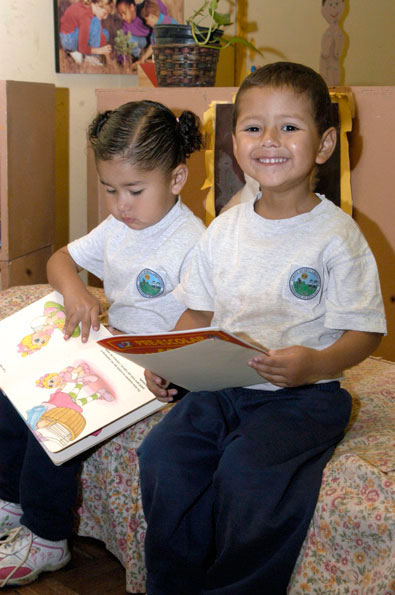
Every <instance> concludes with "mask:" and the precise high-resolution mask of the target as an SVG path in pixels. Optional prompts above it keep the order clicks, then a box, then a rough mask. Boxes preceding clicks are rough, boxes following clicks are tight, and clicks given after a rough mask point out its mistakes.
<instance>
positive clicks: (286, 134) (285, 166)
mask: <svg viewBox="0 0 395 595" xmlns="http://www.w3.org/2000/svg"><path fill="white" fill-rule="evenodd" d="M330 130H334V129H330ZM327 132H328V131H326V132H325V133H324V134H323V135H322V137H321V136H320V135H319V133H318V129H317V125H316V123H315V120H314V115H313V108H312V105H311V101H310V99H309V97H308V96H307V95H306V94H305V93H299V94H297V93H295V92H294V91H293V89H292V88H288V87H282V88H274V87H254V88H252V89H248V90H247V91H245V92H244V93H243V95H242V96H241V97H240V103H239V112H238V118H237V123H236V129H235V133H234V135H233V149H234V154H235V157H236V159H237V161H238V163H239V165H240V167H241V169H242V170H243V171H244V172H245V173H247V174H248V175H249V176H251V177H252V178H254V179H255V180H257V181H258V182H259V184H260V186H261V189H262V190H265V189H266V190H272V191H275V192H283V191H286V190H289V189H293V190H295V189H296V188H300V189H306V191H308V190H309V188H310V176H311V173H312V171H313V169H314V166H315V164H318V163H324V161H326V160H327V159H328V158H329V156H330V153H331V151H330V153H329V155H326V152H325V151H324V150H323V149H324V146H326V143H325V137H326V134H327Z"/></svg>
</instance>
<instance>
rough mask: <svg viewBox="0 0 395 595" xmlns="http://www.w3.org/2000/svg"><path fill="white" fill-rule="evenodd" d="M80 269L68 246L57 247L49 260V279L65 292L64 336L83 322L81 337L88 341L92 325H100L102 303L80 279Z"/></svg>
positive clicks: (62, 292) (61, 291)
mask: <svg viewBox="0 0 395 595" xmlns="http://www.w3.org/2000/svg"><path fill="white" fill-rule="evenodd" d="M79 270H80V269H79V268H78V266H77V264H76V263H75V262H74V260H73V259H72V258H71V256H70V253H69V251H68V249H67V246H64V247H63V248H60V249H59V250H57V252H55V253H54V254H53V255H52V256H51V257H50V259H49V260H48V263H47V277H48V282H49V283H50V284H51V285H52V287H53V288H54V289H56V290H57V291H59V293H61V294H62V295H63V299H64V306H65V310H66V322H65V325H64V329H63V333H64V338H65V339H69V338H70V337H71V335H72V333H73V331H74V329H75V328H76V326H77V325H78V324H79V323H80V322H81V339H82V342H83V343H85V342H86V341H87V340H88V337H89V330H90V327H91V326H92V328H93V329H94V330H98V329H99V326H100V322H99V314H100V312H101V306H100V303H99V301H98V300H97V299H96V298H95V297H94V296H93V295H92V294H91V293H90V292H89V291H88V289H87V288H86V287H85V285H84V283H83V281H82V280H81V279H80V277H79V275H78V272H79Z"/></svg>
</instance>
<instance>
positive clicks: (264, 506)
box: [202, 382, 351, 595]
mask: <svg viewBox="0 0 395 595" xmlns="http://www.w3.org/2000/svg"><path fill="white" fill-rule="evenodd" d="M248 392H251V391H248ZM253 398H254V397H253V396H252V399H253ZM239 404H240V406H241V407H242V410H241V411H240V416H241V417H242V418H243V421H242V423H241V424H240V427H239V428H238V429H237V430H236V431H235V432H233V433H232V434H231V435H230V436H229V440H228V443H227V446H226V448H225V450H224V455H223V456H222V458H221V461H220V463H219V466H218V469H217V471H216V473H215V476H214V490H215V509H214V514H215V518H216V560H215V562H214V564H213V565H212V566H211V568H210V569H209V570H208V573H207V583H206V588H205V589H204V590H203V591H202V593H204V594H205V595H225V594H226V595H239V593H246V594H255V593H256V594H258V593H259V594H263V595H265V594H268V595H269V594H270V595H285V593H286V589H287V585H288V583H289V580H290V576H291V573H292V570H293V567H294V565H295V562H296V559H297V556H298V554H299V551H300V548H301V546H302V544H303V541H304V538H305V536H306V533H307V530H308V527H309V524H310V521H311V518H312V516H313V514H314V509H315V505H316V502H317V498H318V495H319V490H320V486H321V480H322V471H323V469H324V467H325V465H326V463H327V462H328V460H329V458H330V457H331V455H332V453H333V450H334V448H335V446H336V444H337V443H338V442H339V441H340V440H341V438H342V437H343V432H344V429H345V427H346V424H347V422H348V419H349V415H350V409H351V398H350V396H349V395H348V393H346V391H343V390H342V389H340V388H339V386H338V383H336V382H333V383H329V384H327V385H324V384H322V385H317V386H315V387H313V386H312V387H302V388H300V389H290V390H287V389H283V390H281V391H278V393H274V394H273V396H272V397H270V395H269V396H268V393H266V397H265V398H264V400H263V402H262V405H261V406H260V407H258V408H257V409H256V410H255V411H254V412H253V413H252V415H247V416H244V414H243V410H244V411H245V412H248V405H249V403H248V396H247V398H245V399H244V404H243V403H240V402H239ZM250 405H251V403H250Z"/></svg>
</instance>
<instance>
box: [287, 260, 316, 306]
mask: <svg viewBox="0 0 395 595" xmlns="http://www.w3.org/2000/svg"><path fill="white" fill-rule="evenodd" d="M289 288H290V290H291V292H292V293H293V295H294V296H295V297H297V298H299V299H301V300H311V299H313V298H314V297H315V296H316V295H317V294H318V293H319V291H320V289H321V277H320V275H319V273H318V271H316V270H315V269H310V268H309V267H302V268H300V269H296V271H294V272H293V273H292V275H291V277H290V279H289Z"/></svg>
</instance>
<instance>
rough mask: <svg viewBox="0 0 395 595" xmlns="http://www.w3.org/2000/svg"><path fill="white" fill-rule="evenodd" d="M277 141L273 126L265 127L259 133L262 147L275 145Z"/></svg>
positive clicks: (276, 133)
mask: <svg viewBox="0 0 395 595" xmlns="http://www.w3.org/2000/svg"><path fill="white" fill-rule="evenodd" d="M278 143H279V137H278V132H277V130H275V129H274V128H265V130H264V131H263V133H262V135H261V144H262V146H263V147H271V146H273V145H274V146H276V145H278Z"/></svg>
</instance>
